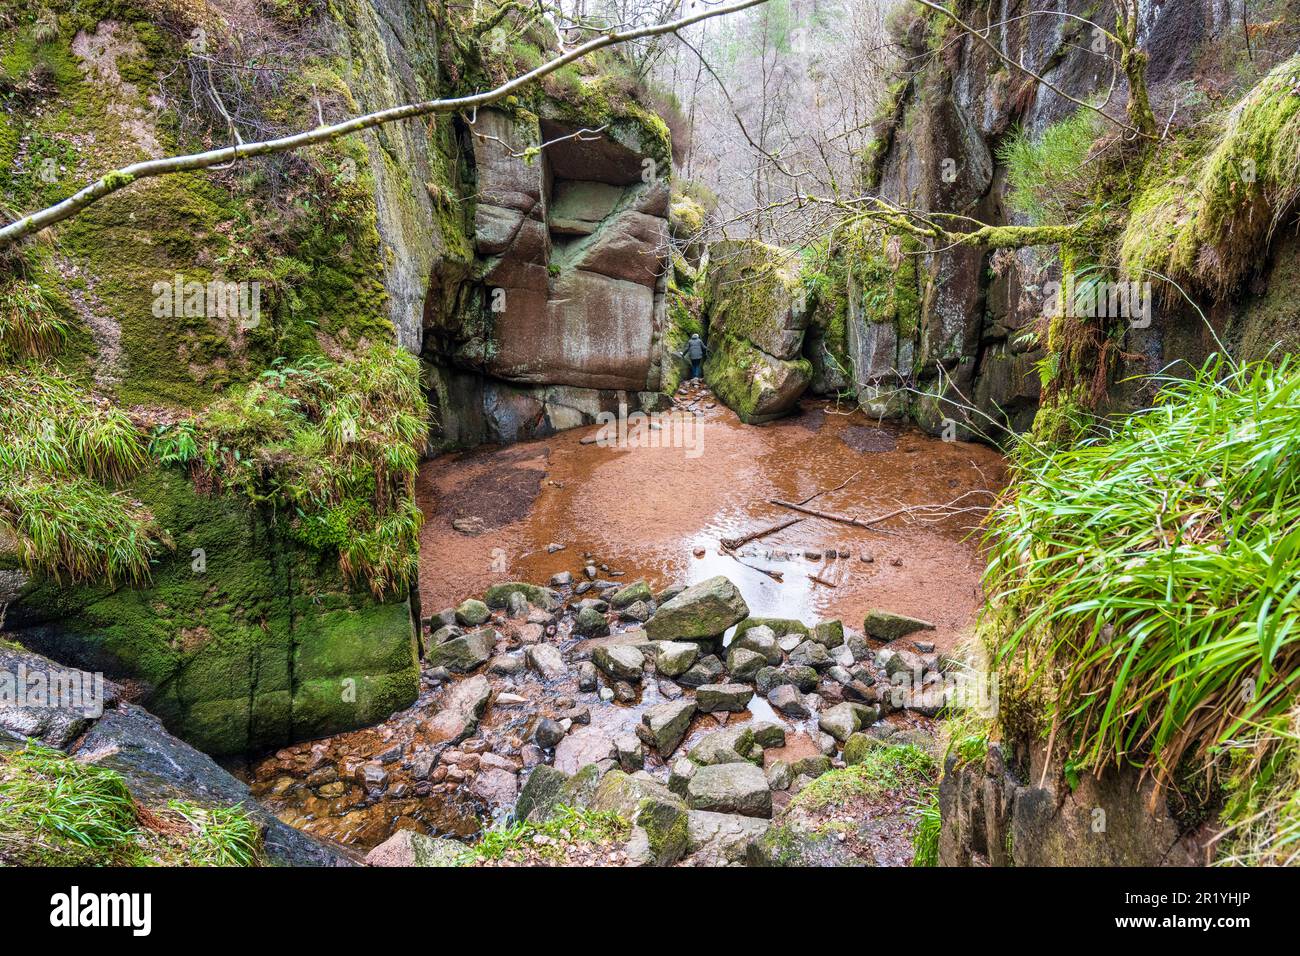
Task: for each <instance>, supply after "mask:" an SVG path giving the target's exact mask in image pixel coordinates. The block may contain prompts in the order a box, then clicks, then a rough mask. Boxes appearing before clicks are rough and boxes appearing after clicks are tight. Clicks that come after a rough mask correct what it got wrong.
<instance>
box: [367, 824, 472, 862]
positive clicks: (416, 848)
mask: <svg viewBox="0 0 1300 956" xmlns="http://www.w3.org/2000/svg"><path fill="white" fill-rule="evenodd" d="M464 853H465V844H463V843H461V842H460V841H458V840H449V839H447V838H445V837H430V836H425V835H424V834H423V833H415V832H413V831H411V830H398V831H397V832H396V833H394V834H393V835H392V836H390V837H389V838H388V839H387V840H385V841H384V842H383V843H381V844H379V846H377V847H375V848H374V849H373V850H371V851H370V852H369V853H367V854H366V865H367V866H456V865H458V864H457V861H458V860H459V859H460V857H462V856H463V855H464Z"/></svg>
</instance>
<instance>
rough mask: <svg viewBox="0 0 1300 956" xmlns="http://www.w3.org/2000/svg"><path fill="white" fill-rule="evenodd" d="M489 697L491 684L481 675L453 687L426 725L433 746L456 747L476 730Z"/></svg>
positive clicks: (490, 695) (490, 696)
mask: <svg viewBox="0 0 1300 956" xmlns="http://www.w3.org/2000/svg"><path fill="white" fill-rule="evenodd" d="M491 698H492V685H491V683H489V682H488V679H487V678H486V677H484V676H483V675H482V674H478V675H476V676H474V677H471V678H469V679H468V680H463V681H461V682H460V683H458V684H453V685H452V687H451V689H450V690H449V691H448V692H447V696H446V698H445V699H444V700H443V703H442V707H441V709H439V711H438V713H436V714H434V715H433V717H432V719H430V720H429V721H428V723H427V724H426V725H425V726H426V728H427V730H428V733H429V736H430V737H432V738H433V741H434V743H448V744H455V743H459V742H460V741H462V740H464V739H465V738H466V737H468V736H469V735H470V734H472V733H474V731H475V730H477V729H478V721H479V718H480V717H482V716H483V712H484V711H485V710H487V705H488V701H489V700H490V699H491Z"/></svg>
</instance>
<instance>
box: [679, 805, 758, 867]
mask: <svg viewBox="0 0 1300 956" xmlns="http://www.w3.org/2000/svg"><path fill="white" fill-rule="evenodd" d="M769 826H771V824H770V823H769V822H768V821H767V820H763V819H759V818H756V817H746V816H741V815H739V814H735V813H714V812H712V811H710V810H691V811H690V812H689V813H688V814H687V815H686V833H687V843H686V850H687V853H688V854H690V855H691V856H692V858H693V862H694V863H695V864H696V865H697V866H732V865H737V864H740V863H743V862H744V860H745V859H746V857H747V856H748V855H749V852H750V850H749V847H750V845H751V844H752V843H755V842H756V841H758V840H760V839H762V837H763V834H765V833H766V832H767V829H768V827H769Z"/></svg>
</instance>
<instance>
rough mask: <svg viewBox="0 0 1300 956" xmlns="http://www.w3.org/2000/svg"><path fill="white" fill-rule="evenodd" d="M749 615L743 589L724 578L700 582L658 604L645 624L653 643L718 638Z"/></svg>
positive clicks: (718, 577)
mask: <svg viewBox="0 0 1300 956" xmlns="http://www.w3.org/2000/svg"><path fill="white" fill-rule="evenodd" d="M748 615H749V606H748V605H747V604H746V603H745V599H744V598H743V597H741V594H740V590H739V589H738V588H737V587H736V586H735V585H734V584H732V583H731V581H729V580H728V579H727V578H725V577H723V576H722V575H717V576H716V577H712V578H709V579H707V580H705V581H701V582H700V583H699V584H694V585H692V586H690V587H688V588H687V589H686V590H684V591H682V592H681V593H680V594H678V595H677V596H676V597H674V598H672V599H670V600H668V601H666V602H664V603H663V604H661V605H659V609H658V610H657V611H656V612H655V614H654V617H652V618H651V619H650V621H649V623H647V625H646V633H647V634H649V636H650V639H651V640H661V641H671V640H676V639H678V638H687V639H694V638H708V637H717V636H718V635H721V634H722V633H724V632H725V631H726V630H727V628H729V627H730V626H731V625H733V624H735V623H736V622H737V621H740V620H743V619H744V618H746V617H747V616H748Z"/></svg>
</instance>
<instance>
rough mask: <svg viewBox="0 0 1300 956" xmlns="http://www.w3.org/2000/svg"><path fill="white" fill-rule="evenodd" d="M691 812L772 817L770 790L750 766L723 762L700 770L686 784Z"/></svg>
mask: <svg viewBox="0 0 1300 956" xmlns="http://www.w3.org/2000/svg"><path fill="white" fill-rule="evenodd" d="M686 802H687V803H688V804H689V805H690V807H691V809H692V810H712V811H714V812H715V813H739V814H742V815H744V816H747V817H770V816H771V815H772V791H771V789H769V788H768V785H767V777H766V775H764V773H763V771H762V770H760V769H758V768H757V767H755V766H754V765H753V764H752V763H723V764H714V765H712V766H708V767H701V768H700V769H699V770H697V771H695V775H694V776H693V777H691V779H690V782H689V783H687V785H686Z"/></svg>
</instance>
